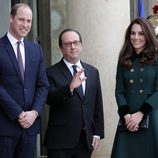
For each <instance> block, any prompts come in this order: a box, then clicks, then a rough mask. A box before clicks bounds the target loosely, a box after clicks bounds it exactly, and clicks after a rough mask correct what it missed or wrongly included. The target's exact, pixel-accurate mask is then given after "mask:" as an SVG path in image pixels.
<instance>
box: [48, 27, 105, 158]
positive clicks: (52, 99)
mask: <svg viewBox="0 0 158 158" xmlns="http://www.w3.org/2000/svg"><path fill="white" fill-rule="evenodd" d="M59 47H60V49H61V52H62V54H63V58H62V59H61V61H60V62H58V63H57V64H55V65H53V66H51V67H49V68H48V69H47V75H48V79H49V81H50V88H49V92H48V98H47V103H48V104H49V105H50V109H49V121H48V127H47V132H46V137H45V146H46V148H47V149H48V158H90V157H91V154H92V151H93V152H94V151H95V150H96V149H97V148H98V146H99V142H100V139H102V138H103V137H104V118H103V103H102V93H101V86H100V79H99V72H98V70H97V69H96V68H95V67H93V66H91V65H89V64H86V63H84V62H82V61H81V60H80V54H81V51H82V38H81V35H80V33H79V32H78V31H76V30H73V29H66V30H64V31H63V32H61V34H60V36H59Z"/></svg>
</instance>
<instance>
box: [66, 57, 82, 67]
mask: <svg viewBox="0 0 158 158" xmlns="http://www.w3.org/2000/svg"><path fill="white" fill-rule="evenodd" d="M63 61H64V63H65V64H66V66H67V67H68V68H69V69H70V68H71V67H72V65H74V64H72V63H70V62H68V61H67V60H66V59H65V58H63ZM75 65H77V67H79V68H83V66H82V65H81V61H80V60H78V62H77V63H76V64H75Z"/></svg>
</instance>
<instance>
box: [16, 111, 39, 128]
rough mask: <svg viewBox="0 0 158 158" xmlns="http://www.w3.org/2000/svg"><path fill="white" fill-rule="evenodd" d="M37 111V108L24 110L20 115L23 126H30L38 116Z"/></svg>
mask: <svg viewBox="0 0 158 158" xmlns="http://www.w3.org/2000/svg"><path fill="white" fill-rule="evenodd" d="M37 116H38V115H37V112H36V111H35V110H32V111H26V112H22V113H21V114H20V115H19V119H18V121H19V123H20V125H21V126H22V127H23V128H29V127H31V125H32V124H33V123H34V121H35V119H36V118H37Z"/></svg>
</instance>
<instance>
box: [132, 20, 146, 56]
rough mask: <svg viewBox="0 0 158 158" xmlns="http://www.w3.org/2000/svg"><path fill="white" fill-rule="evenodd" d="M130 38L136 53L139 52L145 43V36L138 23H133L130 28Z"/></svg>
mask: <svg viewBox="0 0 158 158" xmlns="http://www.w3.org/2000/svg"><path fill="white" fill-rule="evenodd" d="M130 40H131V43H132V46H133V47H134V49H135V51H136V53H137V54H139V53H140V52H141V51H142V50H143V49H144V48H145V45H146V37H145V35H144V33H143V30H142V27H141V25H139V24H136V23H135V24H134V25H133V26H132V28H131V34H130Z"/></svg>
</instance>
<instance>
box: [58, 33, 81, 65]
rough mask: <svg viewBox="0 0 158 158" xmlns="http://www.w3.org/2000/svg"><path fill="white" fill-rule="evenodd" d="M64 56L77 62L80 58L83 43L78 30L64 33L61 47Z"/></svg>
mask: <svg viewBox="0 0 158 158" xmlns="http://www.w3.org/2000/svg"><path fill="white" fill-rule="evenodd" d="M60 49H61V51H62V53H63V56H64V58H65V59H66V60H67V61H68V62H70V63H72V64H75V63H76V62H77V61H78V60H79V59H80V54H81V51H82V45H81V42H80V39H79V36H78V34H77V33H76V32H73V31H69V32H65V33H64V34H63V35H62V47H61V48H60Z"/></svg>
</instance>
